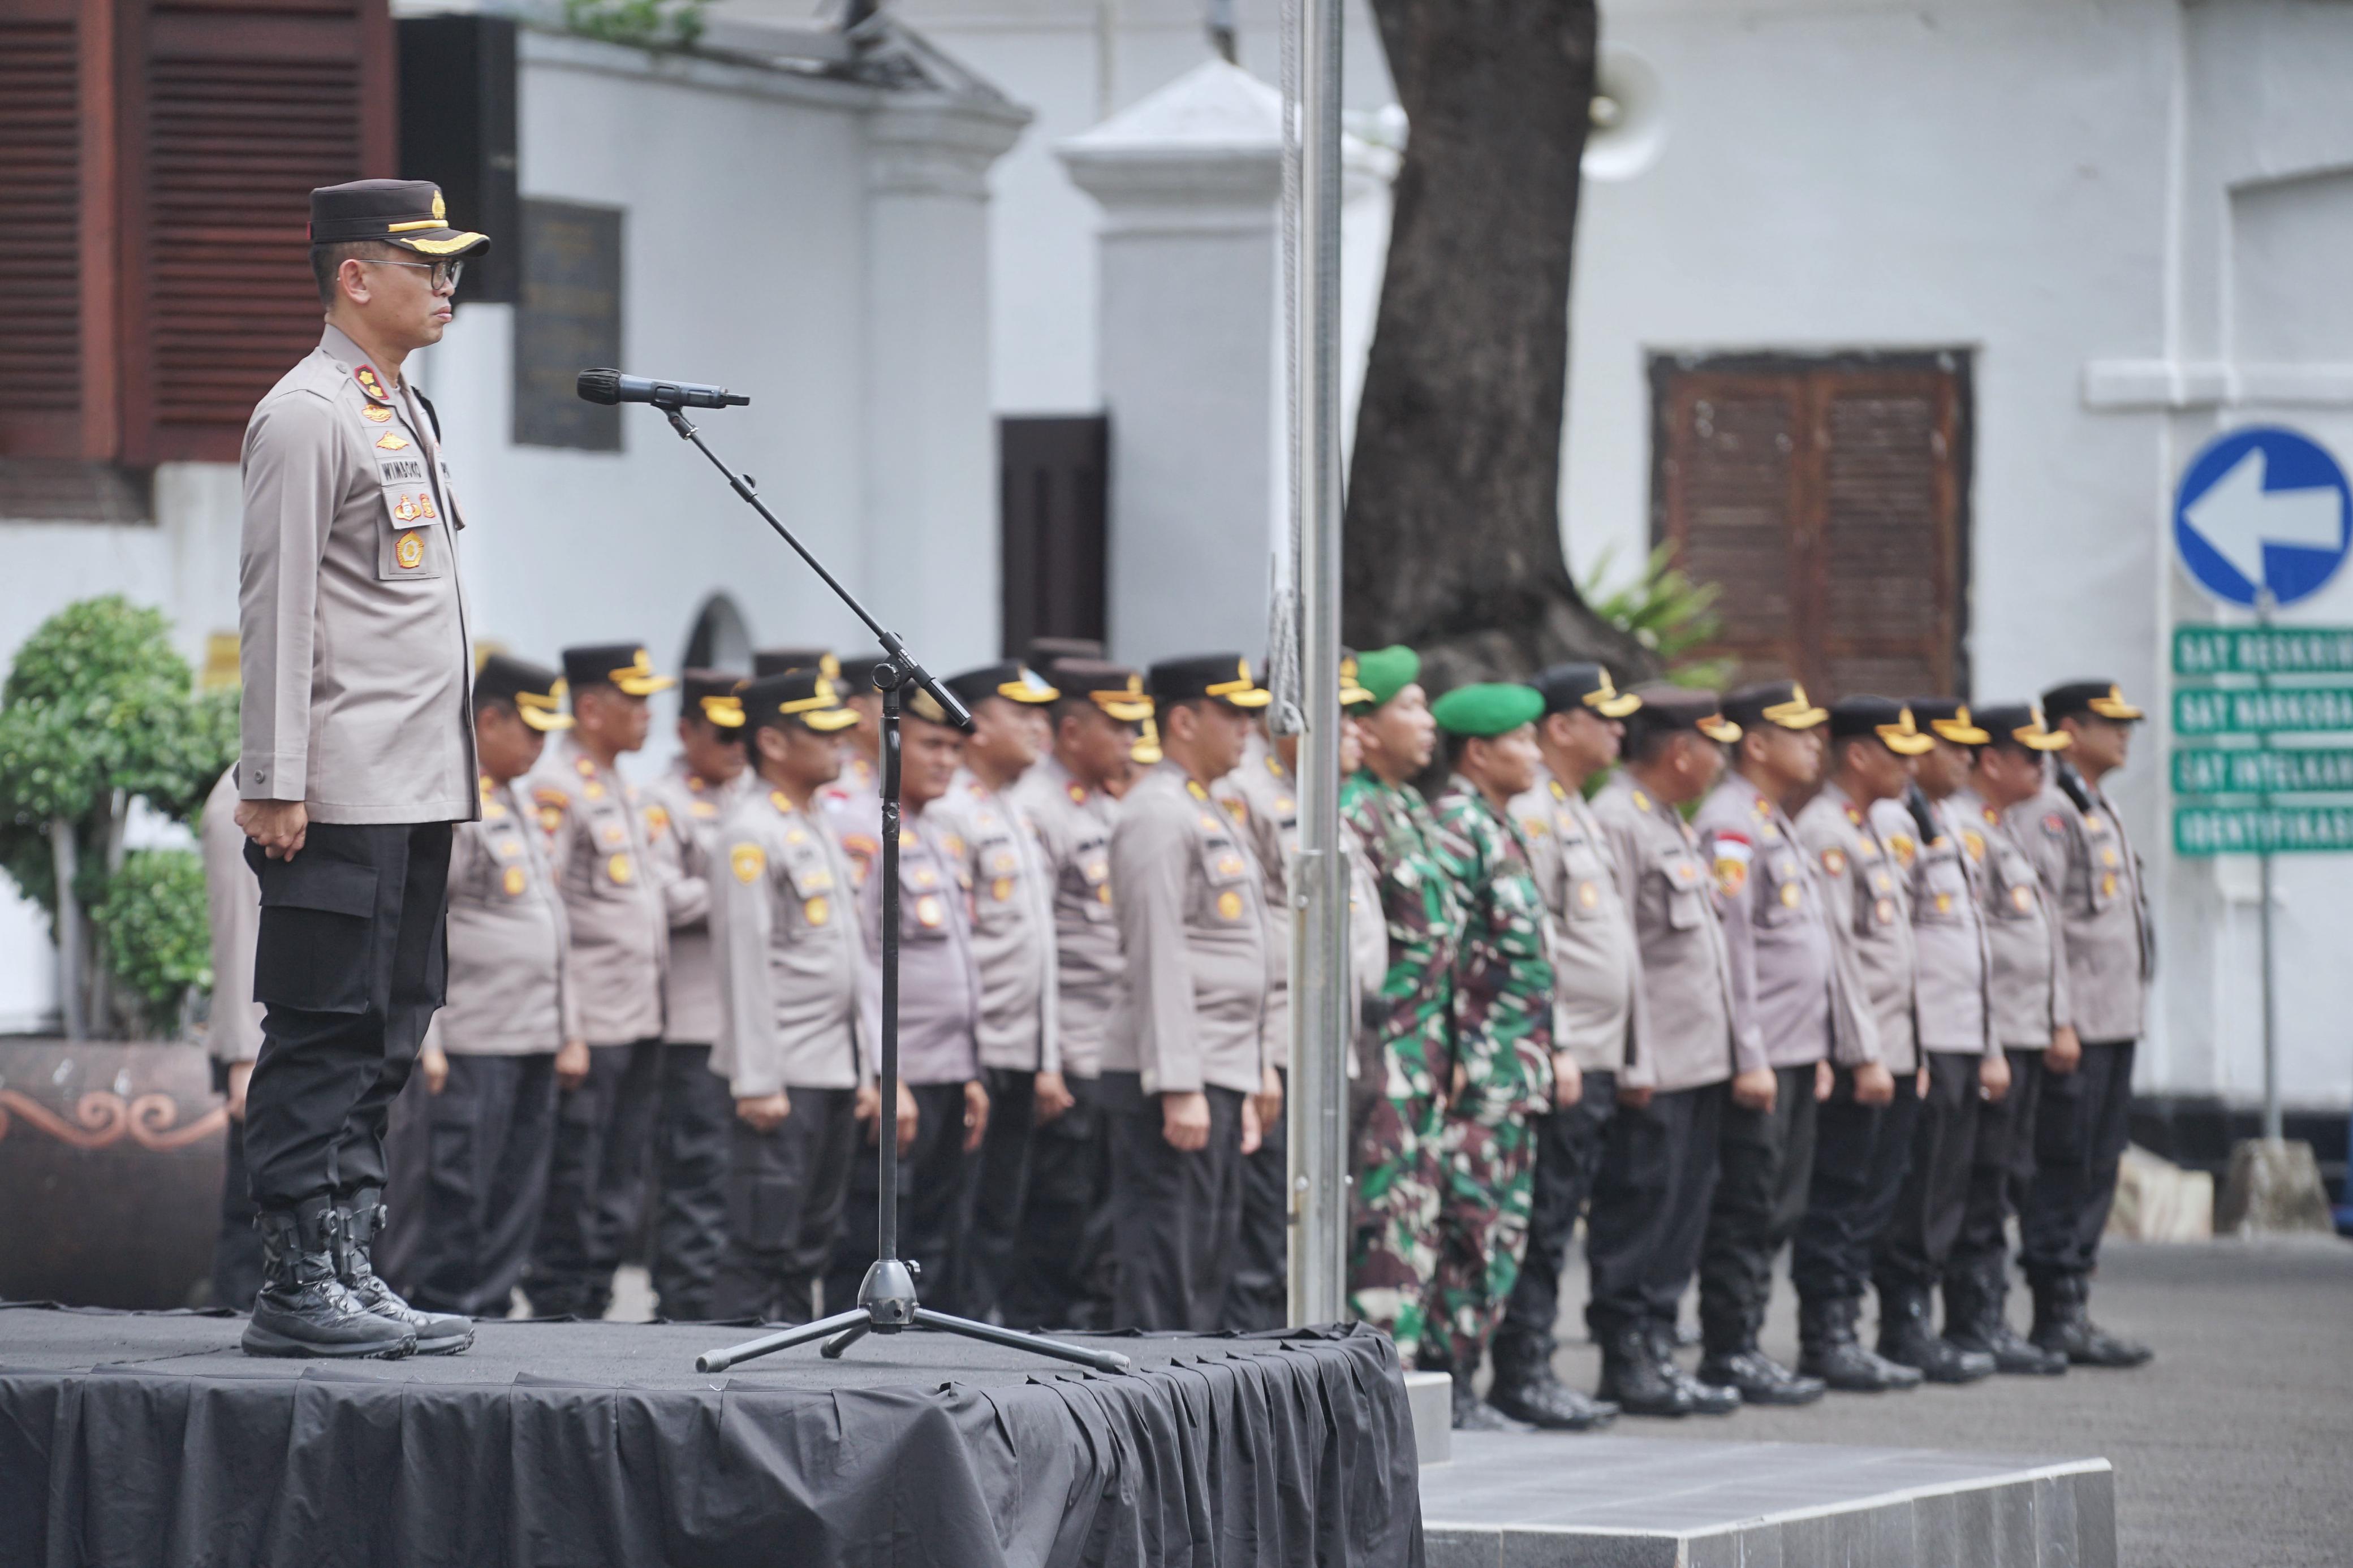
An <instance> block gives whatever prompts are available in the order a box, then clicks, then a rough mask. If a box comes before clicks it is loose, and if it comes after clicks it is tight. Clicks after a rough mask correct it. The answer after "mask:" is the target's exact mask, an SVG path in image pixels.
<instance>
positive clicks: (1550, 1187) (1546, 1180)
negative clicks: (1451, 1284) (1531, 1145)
mask: <svg viewBox="0 0 2353 1568" xmlns="http://www.w3.org/2000/svg"><path fill="white" fill-rule="evenodd" d="M1617 1109H1618V1075H1617V1074H1616V1073H1609V1072H1588V1073H1587V1074H1585V1075H1584V1084H1583V1092H1582V1093H1581V1094H1580V1095H1579V1096H1578V1097H1577V1103H1576V1104H1575V1105H1569V1106H1563V1107H1561V1108H1559V1109H1557V1110H1550V1111H1546V1113H1545V1114H1544V1115H1542V1116H1539V1117H1536V1118H1535V1120H1534V1124H1533V1131H1534V1132H1535V1143H1536V1169H1535V1189H1534V1191H1533V1192H1532V1193H1531V1194H1530V1195H1529V1200H1528V1250H1527V1255H1526V1256H1525V1258H1523V1259H1522V1260H1521V1263H1520V1278H1519V1280H1518V1282H1517V1283H1515V1284H1514V1286H1513V1287H1512V1294H1511V1296H1510V1297H1509V1299H1507V1300H1505V1301H1504V1321H1503V1323H1502V1325H1501V1326H1500V1327H1498V1328H1497V1329H1496V1331H1495V1346H1496V1350H1497V1352H1499V1353H1501V1354H1504V1355H1506V1356H1508V1355H1509V1354H1510V1352H1512V1351H1513V1350H1514V1349H1515V1348H1518V1347H1520V1346H1525V1347H1526V1348H1527V1349H1528V1350H1529V1351H1530V1352H1533V1353H1535V1354H1537V1355H1541V1356H1546V1357H1549V1356H1550V1355H1551V1354H1552V1352H1553V1349H1554V1344H1553V1328H1554V1326H1555V1325H1556V1324H1557V1323H1558V1322H1559V1321H1560V1276H1561V1271H1562V1270H1563V1269H1565V1268H1567V1267H1568V1244H1569V1240H1570V1238H1571V1237H1573V1236H1575V1234H1576V1232H1577V1215H1578V1213H1579V1212H1580V1211H1581V1210H1583V1208H1584V1207H1585V1200H1586V1198H1587V1196H1588V1194H1591V1192H1592V1191H1593V1180H1594V1176H1595V1173H1597V1172H1598V1171H1599V1169H1600V1166H1601V1150H1602V1145H1603V1143H1604V1142H1605V1141H1606V1140H1607V1138H1608V1135H1609V1118H1610V1116H1611V1115H1612V1114H1613V1113H1614V1112H1615V1111H1616V1110H1617Z"/></svg>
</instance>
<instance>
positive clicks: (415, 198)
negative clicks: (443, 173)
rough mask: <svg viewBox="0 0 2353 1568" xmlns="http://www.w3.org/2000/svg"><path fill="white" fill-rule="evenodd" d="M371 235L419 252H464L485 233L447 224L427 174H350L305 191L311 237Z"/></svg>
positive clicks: (329, 240) (329, 239)
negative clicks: (342, 180) (403, 177)
mask: <svg viewBox="0 0 2353 1568" xmlns="http://www.w3.org/2000/svg"><path fill="white" fill-rule="evenodd" d="M353 239H375V240H381V241H383V242H384V243H385V244H386V245H396V246H398V247H401V248H402V249H403V250H413V251H415V252H416V253H417V255H419V256H432V257H449V256H464V255H466V254H468V253H469V252H471V251H476V250H480V249H481V248H483V247H485V246H487V245H489V244H490V243H491V237H490V236H489V235H487V234H476V233H474V232H473V231H472V230H470V229H462V228H452V227H451V226H449V209H448V204H447V203H445V202H444V201H442V199H441V187H440V186H438V185H437V184H434V183H433V182H432V181H430V180H353V181H352V182H350V183H349V184H341V185H322V186H320V187H319V188H318V189H317V190H315V191H312V192H311V244H312V245H339V244H342V243H343V242H344V241H346V240H353Z"/></svg>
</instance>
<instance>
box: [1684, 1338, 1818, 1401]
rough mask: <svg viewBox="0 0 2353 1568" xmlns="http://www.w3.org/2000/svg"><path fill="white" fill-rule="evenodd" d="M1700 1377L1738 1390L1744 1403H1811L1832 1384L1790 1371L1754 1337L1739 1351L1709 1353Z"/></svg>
mask: <svg viewBox="0 0 2353 1568" xmlns="http://www.w3.org/2000/svg"><path fill="white" fill-rule="evenodd" d="M1699 1380H1700V1381H1701V1382H1702V1383H1712V1384H1716V1385H1717V1386H1719V1387H1724V1388H1736V1389H1738V1390H1739V1391H1740V1399H1741V1403H1742V1404H1744V1405H1811V1404H1812V1403H1813V1402H1814V1401H1815V1400H1817V1399H1820V1397H1821V1396H1822V1391H1823V1390H1824V1389H1825V1388H1827V1387H1828V1386H1829V1385H1828V1384H1825V1383H1823V1382H1822V1380H1821V1379H1820V1378H1819V1377H1808V1376H1806V1375H1805V1374H1804V1373H1795V1372H1791V1371H1790V1370H1789V1369H1788V1367H1786V1366H1783V1365H1782V1364H1781V1363H1779V1362H1778V1361H1775V1360H1774V1359H1773V1358H1772V1357H1771V1356H1768V1355H1767V1354H1766V1353H1765V1352H1763V1351H1760V1350H1758V1349H1757V1342H1756V1340H1755V1339H1754V1338H1751V1339H1750V1340H1749V1341H1748V1342H1747V1343H1746V1344H1744V1345H1742V1346H1740V1348H1738V1349H1737V1350H1729V1351H1710V1352H1707V1355H1706V1356H1705V1357H1704V1359H1703V1360H1702V1361H1701V1362H1700V1363H1699Z"/></svg>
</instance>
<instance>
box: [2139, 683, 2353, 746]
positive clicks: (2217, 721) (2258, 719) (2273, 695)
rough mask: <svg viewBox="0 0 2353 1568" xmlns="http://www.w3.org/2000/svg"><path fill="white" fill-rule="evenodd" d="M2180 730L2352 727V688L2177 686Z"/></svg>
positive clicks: (2175, 708) (2176, 728) (2175, 709)
mask: <svg viewBox="0 0 2353 1568" xmlns="http://www.w3.org/2000/svg"><path fill="white" fill-rule="evenodd" d="M2173 730H2174V733H2176V734H2178V735H2263V734H2297V733H2306V734H2308V733H2311V732H2314V731H2326V730H2353V687H2345V686H2316V687H2307V688H2305V689H2301V690H2293V691H2255V690H2244V691H2177V692H2175V693H2174V694H2173Z"/></svg>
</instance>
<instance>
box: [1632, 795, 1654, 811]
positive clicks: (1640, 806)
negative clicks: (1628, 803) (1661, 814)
mask: <svg viewBox="0 0 2353 1568" xmlns="http://www.w3.org/2000/svg"><path fill="white" fill-rule="evenodd" d="M1634 809H1635V810H1636V811H1648V810H1650V809H1651V797H1650V796H1649V795H1644V794H1643V793H1642V792H1641V790H1636V791H1635V792H1634Z"/></svg>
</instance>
